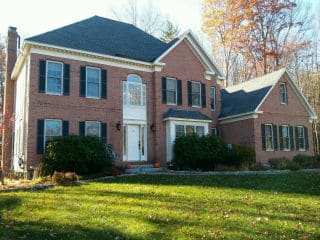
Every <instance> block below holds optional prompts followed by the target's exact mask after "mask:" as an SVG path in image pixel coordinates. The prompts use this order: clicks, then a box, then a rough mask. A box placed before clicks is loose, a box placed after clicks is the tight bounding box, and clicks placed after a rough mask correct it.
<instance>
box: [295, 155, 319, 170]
mask: <svg viewBox="0 0 320 240" xmlns="http://www.w3.org/2000/svg"><path fill="white" fill-rule="evenodd" d="M315 160H316V158H315V157H313V156H307V155H303V154H298V155H296V156H294V157H293V159H292V161H293V162H295V163H296V164H298V165H299V166H300V167H301V168H311V167H312V164H313V162H314V161H315Z"/></svg>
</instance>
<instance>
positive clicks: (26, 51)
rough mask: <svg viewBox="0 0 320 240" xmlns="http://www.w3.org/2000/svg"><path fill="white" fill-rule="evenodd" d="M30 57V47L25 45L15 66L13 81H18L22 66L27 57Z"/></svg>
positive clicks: (12, 75)
mask: <svg viewBox="0 0 320 240" xmlns="http://www.w3.org/2000/svg"><path fill="white" fill-rule="evenodd" d="M28 55H29V47H28V46H26V44H25V43H23V45H22V48H21V49H20V51H19V55H18V57H17V60H16V63H15V64H14V67H13V70H12V73H11V80H16V79H17V78H18V76H19V74H20V71H21V69H22V66H23V64H24V62H25V61H26V58H27V56H28Z"/></svg>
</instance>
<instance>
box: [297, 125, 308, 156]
mask: <svg viewBox="0 0 320 240" xmlns="http://www.w3.org/2000/svg"><path fill="white" fill-rule="evenodd" d="M296 134H297V136H296V138H297V148H298V150H299V151H305V150H306V139H305V134H304V127H303V126H297V127H296Z"/></svg>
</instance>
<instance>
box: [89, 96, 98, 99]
mask: <svg viewBox="0 0 320 240" xmlns="http://www.w3.org/2000/svg"><path fill="white" fill-rule="evenodd" d="M85 98H89V99H102V98H101V97H88V96H85Z"/></svg>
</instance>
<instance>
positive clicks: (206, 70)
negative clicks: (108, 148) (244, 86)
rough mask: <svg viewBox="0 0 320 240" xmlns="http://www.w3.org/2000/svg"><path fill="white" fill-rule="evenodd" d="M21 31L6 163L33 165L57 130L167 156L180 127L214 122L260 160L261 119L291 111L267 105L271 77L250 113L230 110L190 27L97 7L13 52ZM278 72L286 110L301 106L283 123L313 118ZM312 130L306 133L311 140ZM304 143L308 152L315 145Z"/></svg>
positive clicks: (10, 85)
mask: <svg viewBox="0 0 320 240" xmlns="http://www.w3.org/2000/svg"><path fill="white" fill-rule="evenodd" d="M17 39H18V34H17V32H16V29H15V28H13V27H10V28H9V32H8V45H7V46H8V49H9V50H10V51H8V59H9V61H8V63H7V71H6V89H5V106H4V108H5V109H6V114H5V116H4V122H7V123H8V121H9V119H12V116H14V123H13V124H11V125H10V124H5V128H4V131H3V133H4V135H3V142H4V144H5V147H4V148H3V154H2V156H3V161H2V167H3V169H4V170H7V169H10V168H11V169H14V170H15V171H26V170H27V169H30V168H32V167H36V166H37V165H38V163H39V160H40V158H41V156H42V154H43V151H44V146H45V142H46V140H47V139H48V138H51V137H54V136H61V135H97V136H99V137H102V138H105V139H106V142H107V143H108V144H112V145H113V148H114V151H115V152H116V153H117V154H118V158H117V164H123V163H125V162H132V163H140V162H146V163H154V162H159V163H160V164H161V165H163V166H165V165H166V164H167V162H168V161H171V159H172V146H173V143H174V140H175V138H176V137H177V136H180V135H182V134H190V133H196V134H198V135H204V134H209V133H215V134H217V133H218V132H219V133H221V136H222V137H223V138H224V139H225V141H226V142H228V143H247V144H251V145H252V146H254V147H255V148H256V152H257V159H258V160H259V161H263V160H264V158H265V157H269V155H268V156H267V155H266V154H269V152H265V151H258V150H257V149H259V148H260V149H261V141H260V142H259V141H258V139H260V138H261V137H259V136H261V132H259V131H261V130H258V128H257V126H258V125H259V124H260V123H262V122H263V123H264V122H265V123H273V124H277V125H278V126H279V125H280V123H284V122H282V120H281V118H285V119H287V117H286V115H283V114H282V115H281V112H282V109H280V108H281V107H284V105H283V106H282V105H281V106H278V107H276V108H275V109H273V107H274V106H273V105H270V104H268V102H269V101H271V102H272V100H274V99H275V98H274V99H273V95H277V94H278V95H279V92H277V90H276V89H275V87H274V86H273V87H272V89H273V90H272V91H271V92H270V93H268V94H266V96H270V97H268V98H267V99H265V100H264V101H263V104H262V105H261V106H260V105H259V109H258V110H257V111H258V112H257V113H253V112H252V114H253V115H254V116H253V117H252V118H247V119H246V118H245V120H243V118H241V117H240V118H239V116H237V114H243V112H239V113H235V112H234V111H232V112H231V114H230V113H228V111H227V110H226V109H228V105H225V104H224V103H223V101H226V103H227V102H228V101H229V100H230V98H229V100H228V97H227V95H228V93H227V91H229V89H226V90H222V91H220V90H221V87H220V85H222V83H223V79H224V77H223V75H222V73H221V72H220V71H219V70H218V69H217V67H216V66H215V64H214V63H213V62H212V60H211V58H210V56H209V55H208V54H207V53H206V52H205V51H204V49H203V48H202V46H201V44H200V43H199V42H198V40H197V39H196V37H195V36H194V35H193V33H192V32H190V31H187V32H186V33H184V34H182V35H181V36H180V37H178V38H177V39H175V40H173V41H172V42H170V43H164V42H162V41H160V40H158V39H156V38H154V37H153V36H151V35H149V34H147V33H145V32H143V31H141V30H140V29H138V28H136V27H134V26H133V25H131V24H126V23H122V22H118V21H113V20H110V19H106V18H102V17H98V16H94V17H91V18H89V19H85V20H83V21H80V22H77V23H74V24H71V25H68V26H65V27H62V28H59V29H56V30H53V31H50V32H47V33H44V34H40V35H37V36H34V37H31V38H28V39H26V40H25V41H24V43H23V45H22V47H21V49H20V54H19V55H18V56H17V54H16V53H17V45H18V44H17V41H18V40H17ZM281 79H282V80H281V82H282V81H284V83H285V87H286V90H287V95H286V99H287V100H288V104H287V105H286V106H287V107H288V109H287V110H288V112H292V115H294V116H295V115H297V116H299V118H296V121H292V122H291V120H292V119H291V120H290V122H289V120H288V121H285V123H286V124H289V125H290V126H305V127H310V125H309V118H314V117H315V115H314V113H313V111H312V109H311V108H310V106H309V105H308V103H307V102H306V101H305V98H304V97H303V95H302V94H301V92H300V91H299V90H298V89H297V88H296V86H295V85H292V84H294V83H293V82H292V81H291V80H290V78H288V76H287V74H284V76H282V77H281ZM279 84H280V82H279ZM291 85H292V86H291ZM294 86H295V87H294ZM230 94H231V95H232V93H230ZM248 95H250V94H248ZM278 95H277V96H278ZM269 98H270V99H271V100H269ZM277 99H279V96H278V98H277ZM249 100H250V97H249ZM241 101H242V100H241ZM294 101H295V102H296V105H297V108H295V106H294V105H293V103H294ZM221 103H222V107H223V109H222V108H221ZM239 103H240V106H239V107H240V109H241V102H239ZM291 103H292V105H291ZM270 108H271V109H272V110H268V109H270ZM262 111H264V113H263V114H260V112H262ZM272 111H274V114H273V113H272V114H271V113H270V112H272ZM279 111H280V112H279ZM257 114H258V115H259V118H256V115H257ZM269 117H270V119H268V118H269ZM257 119H258V120H259V121H258V120H257ZM219 121H220V123H219ZM233 126H234V128H232V127H233ZM239 126H240V127H243V126H245V127H247V128H248V130H246V131H243V129H242V131H240V130H239V129H238V127H239ZM268 129H269V125H266V127H265V128H264V132H269V130H268ZM304 130H305V128H304ZM233 131H234V132H233ZM298 131H300V130H298ZM237 132H239V134H242V135H241V136H240V135H237V134H235V133H237ZM304 134H305V135H304V136H306V132H304ZM310 135H311V134H309V138H304V140H305V141H306V139H309V143H310V142H311V141H312V139H311V138H310ZM244 138H248V141H244V140H243V139H244ZM265 139H266V140H265V144H268V146H269V138H265ZM259 144H260V145H259ZM273 144H274V143H273ZM311 145H312V144H309V146H311ZM290 146H291V145H290ZM300 150H302V149H300ZM305 150H306V151H305V152H306V153H309V154H312V149H311V147H310V148H309V149H307V148H305ZM275 152H276V151H274V153H275ZM290 153H291V152H290ZM292 153H293V152H292ZM290 156H291V155H290ZM270 157H273V155H271V154H270Z"/></svg>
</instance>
